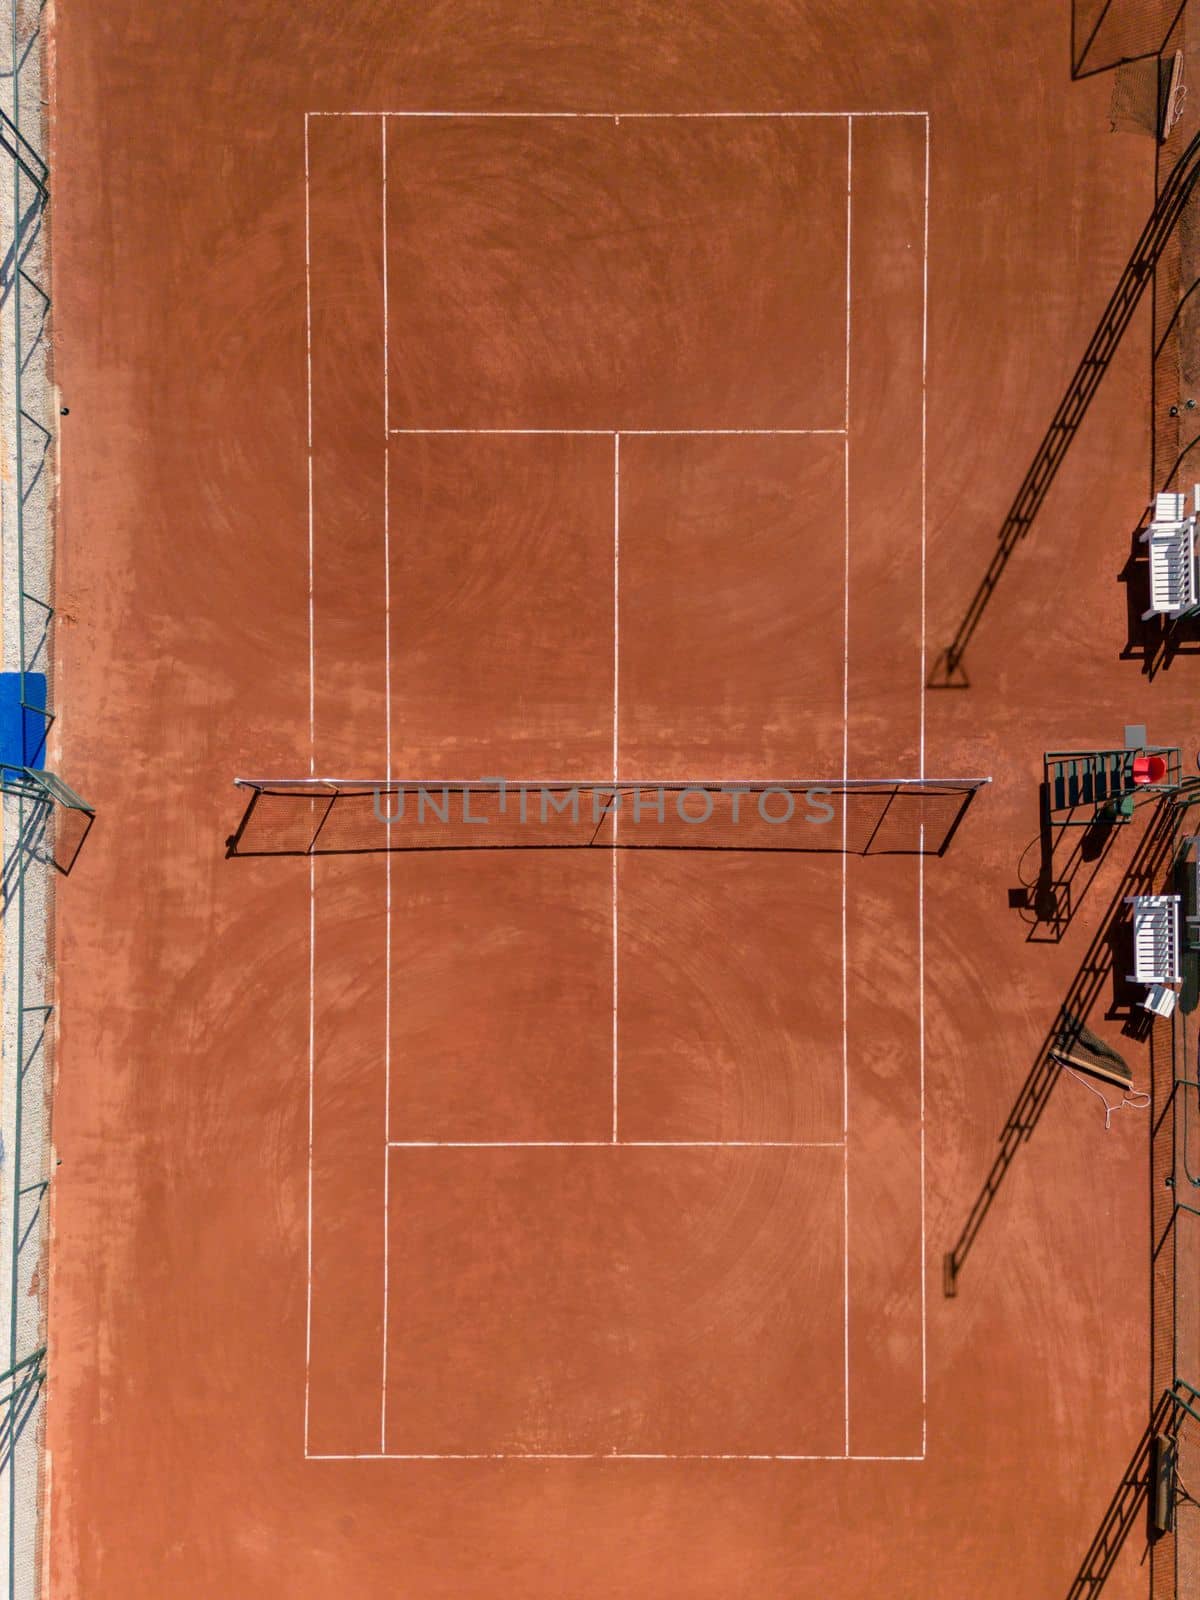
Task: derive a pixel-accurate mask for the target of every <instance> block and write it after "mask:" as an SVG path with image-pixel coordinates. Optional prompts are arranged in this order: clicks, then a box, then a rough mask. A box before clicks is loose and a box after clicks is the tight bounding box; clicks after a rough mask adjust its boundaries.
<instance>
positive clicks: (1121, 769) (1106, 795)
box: [1042, 745, 1183, 828]
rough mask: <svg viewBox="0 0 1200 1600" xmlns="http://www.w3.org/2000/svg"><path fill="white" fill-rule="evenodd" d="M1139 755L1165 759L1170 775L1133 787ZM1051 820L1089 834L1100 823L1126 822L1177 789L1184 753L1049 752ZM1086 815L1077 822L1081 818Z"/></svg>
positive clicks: (1046, 772)
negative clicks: (1142, 803) (1145, 801)
mask: <svg viewBox="0 0 1200 1600" xmlns="http://www.w3.org/2000/svg"><path fill="white" fill-rule="evenodd" d="M1141 755H1156V756H1162V757H1163V759H1164V760H1165V761H1166V773H1165V775H1164V777H1163V779H1162V781H1161V782H1159V783H1148V784H1138V783H1135V782H1134V775H1133V764H1134V761H1135V759H1136V758H1137V757H1138V756H1141ZM1042 763H1043V779H1044V784H1045V791H1044V792H1045V803H1046V806H1047V811H1048V819H1049V820H1051V821H1053V822H1054V823H1055V824H1056V825H1057V826H1059V827H1065V828H1086V827H1091V826H1092V824H1093V823H1094V822H1096V821H1098V820H1100V819H1102V818H1106V819H1107V820H1109V821H1112V822H1128V821H1129V820H1130V819H1131V817H1132V816H1133V812H1134V808H1135V806H1136V804H1137V803H1138V801H1139V799H1141V798H1142V797H1147V798H1148V797H1150V796H1152V795H1158V794H1163V793H1169V792H1170V791H1172V790H1175V789H1177V788H1178V787H1179V784H1180V782H1181V780H1182V774H1183V758H1182V753H1181V751H1180V749H1179V747H1178V746H1177V745H1147V746H1146V747H1145V748H1144V749H1141V750H1137V749H1119V750H1118V749H1111V750H1047V751H1046V753H1045V754H1044V756H1043V757H1042ZM1080 811H1082V812H1085V813H1086V815H1084V816H1077V815H1076V813H1077V812H1080Z"/></svg>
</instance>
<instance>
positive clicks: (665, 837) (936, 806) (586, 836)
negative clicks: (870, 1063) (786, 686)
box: [225, 780, 987, 857]
mask: <svg viewBox="0 0 1200 1600" xmlns="http://www.w3.org/2000/svg"><path fill="white" fill-rule="evenodd" d="M985 781H987V780H966V781H964V782H954V783H938V782H936V781H931V782H928V783H925V784H922V785H919V786H918V785H913V784H909V783H880V784H870V785H857V786H854V787H853V788H851V787H848V786H847V787H843V786H841V785H839V784H836V783H830V784H806V785H797V786H788V785H782V784H780V785H762V784H745V785H733V784H729V785H709V784H696V785H690V786H687V785H681V784H671V785H632V786H628V785H618V786H616V788H614V787H612V786H604V785H594V784H583V783H580V784H570V785H563V784H546V785H531V786H527V787H526V788H525V790H524V792H522V791H521V790H519V789H517V788H514V787H512V786H508V787H506V788H504V789H499V788H497V787H496V786H495V785H494V784H491V785H488V784H478V785H475V784H453V785H438V784H436V783H431V784H428V785H417V784H403V785H401V784H394V785H392V786H390V787H387V786H383V785H380V786H374V787H373V786H371V785H343V786H340V787H336V788H334V789H333V790H330V789H328V788H325V789H323V788H322V787H321V784H320V781H319V780H317V781H314V782H313V783H311V784H306V783H303V782H300V783H295V784H288V785H280V786H276V787H272V786H269V785H266V786H255V787H252V788H250V790H249V799H248V801H247V804H246V807H245V809H244V811H243V812H242V816H241V818H240V820H239V822H238V824H237V827H236V828H235V830H234V832H233V833H232V834H230V835H229V837H228V838H227V839H226V841H225V853H226V856H228V857H233V856H325V855H364V854H377V853H380V852H392V851H403V852H424V851H436V850H441V851H447V850H455V851H458V850H586V849H609V850H611V849H616V850H701V851H703V850H709V851H717V850H720V851H758V852H774V853H788V854H794V853H804V854H819V855H861V856H878V855H929V856H938V855H944V854H945V853H946V851H947V850H948V849H949V848H950V845H951V843H952V842H953V840H954V838H955V835H956V834H957V833H958V830H959V828H960V827H961V826H962V823H963V821H964V819H965V817H966V814H967V812H968V810H969V809H970V807H971V804H972V802H973V800H974V798H975V795H976V793H977V792H978V787H979V785H980V783H982V782H985Z"/></svg>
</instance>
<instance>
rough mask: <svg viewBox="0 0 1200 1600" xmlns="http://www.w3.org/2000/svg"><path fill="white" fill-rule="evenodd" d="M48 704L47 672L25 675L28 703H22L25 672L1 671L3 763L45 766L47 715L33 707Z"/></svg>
mask: <svg viewBox="0 0 1200 1600" xmlns="http://www.w3.org/2000/svg"><path fill="white" fill-rule="evenodd" d="M36 706H40V707H41V708H42V710H44V709H45V706H46V675H45V673H44V672H27V673H26V674H25V704H24V706H22V705H21V674H20V673H19V672H0V766H4V767H41V766H44V765H45V751H46V718H45V717H44V716H42V715H41V712H40V711H37V710H34V709H32V708H33V707H36Z"/></svg>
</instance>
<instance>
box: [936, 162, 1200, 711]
mask: <svg viewBox="0 0 1200 1600" xmlns="http://www.w3.org/2000/svg"><path fill="white" fill-rule="evenodd" d="M1198 177H1200V134H1197V135H1196V136H1195V138H1193V139H1192V141H1191V143H1190V144H1189V145H1188V146H1187V148H1186V149H1185V150H1184V152H1183V154H1182V155H1181V156H1180V158H1179V160H1178V161H1177V162H1176V164H1175V166H1174V168H1173V169H1172V171H1171V173H1170V175H1169V176H1168V178H1167V180H1166V182H1165V183H1164V184H1163V186H1162V190H1161V192H1160V193H1159V196H1158V199H1157V200H1156V201H1155V204H1154V209H1153V210H1152V211H1151V213H1150V216H1149V219H1148V220H1147V222H1146V225H1145V227H1144V228H1143V229H1142V232H1141V235H1140V236H1139V238H1138V241H1137V243H1136V244H1135V245H1134V247H1133V250H1132V252H1131V254H1130V257H1129V260H1128V261H1127V262H1126V264H1125V269H1124V271H1123V272H1122V273H1121V276H1120V278H1119V279H1118V281H1117V286H1116V288H1115V289H1114V290H1113V292H1112V295H1111V297H1110V298H1109V301H1108V304H1107V305H1106V306H1105V308H1104V311H1103V313H1102V315H1101V317H1100V321H1099V323H1098V324H1097V326H1096V331H1095V332H1094V333H1093V334H1092V337H1091V339H1090V340H1089V342H1088V346H1087V349H1086V350H1085V351H1084V353H1083V359H1082V360H1081V361H1080V363H1079V365H1078V367H1077V368H1076V369H1075V372H1074V374H1073V376H1072V378H1071V381H1070V383H1069V384H1068V385H1067V390H1066V393H1065V394H1064V395H1063V398H1062V400H1061V401H1060V402H1059V405H1058V409H1057V410H1056V411H1055V413H1054V416H1053V418H1052V419H1051V422H1050V426H1049V427H1048V428H1047V430H1046V432H1045V434H1044V435H1043V437H1042V441H1041V443H1040V444H1039V445H1038V448H1037V451H1036V452H1035V454H1034V457H1033V461H1032V463H1031V464H1030V467H1029V470H1028V471H1027V472H1026V474H1025V477H1024V479H1023V480H1022V483H1021V487H1020V488H1019V489H1018V490H1017V495H1016V498H1015V499H1014V501H1013V503H1012V505H1011V506H1010V507H1009V509H1008V514H1007V516H1006V517H1005V518H1004V521H1003V522H1002V523H1001V525H1000V531H999V533H998V534H997V536H996V549H995V552H994V553H993V555H992V557H991V560H990V561H989V562H988V565H987V568H986V570H985V572H984V574H983V577H982V578H981V579H980V581H979V585H978V587H977V588H976V590H975V593H974V594H973V595H972V596H971V599H970V602H969V603H968V605H967V608H966V611H965V612H964V614H963V618H962V621H961V622H960V623H959V625H958V628H957V630H956V631H955V634H954V637H953V638H952V639H951V641H950V643H949V644H948V645H946V646H945V648H944V649H943V650H941V651H940V652H939V654H938V656H937V658H936V660H935V662H934V666H933V670H932V672H931V673H930V675H929V684H928V686H929V687H930V688H931V689H962V688H968V687H969V686H970V680H969V679H968V677H967V674H966V670H965V668H964V665H963V658H964V656H965V654H966V651H967V647H968V646H969V644H970V643H971V640H972V639H973V638H974V635H975V632H976V629H977V628H978V627H979V624H980V622H981V621H982V620H983V616H984V613H985V612H986V610H987V608H988V605H989V603H990V601H991V598H992V595H993V594H994V593H995V591H996V587H997V585H998V584H999V582H1000V579H1001V577H1002V576H1003V574H1004V571H1005V569H1006V568H1007V566H1008V563H1009V561H1010V560H1011V558H1012V554H1013V551H1014V550H1015V549H1016V548H1017V546H1018V544H1020V542H1021V540H1022V539H1023V538H1024V537H1025V535H1026V534H1027V533H1028V532H1029V529H1030V527H1031V526H1032V524H1033V521H1034V518H1035V517H1036V516H1037V514H1038V512H1039V511H1040V510H1041V507H1042V505H1043V503H1044V501H1045V499H1046V496H1047V494H1048V493H1049V491H1050V486H1051V484H1052V483H1053V482H1054V479H1055V477H1056V476H1057V474H1058V470H1059V468H1060V467H1061V466H1062V463H1063V459H1064V458H1065V456H1066V453H1067V451H1068V449H1069V448H1070V446H1071V443H1072V441H1073V440H1074V438H1075V435H1076V434H1077V433H1078V431H1079V428H1080V425H1081V423H1082V422H1083V419H1084V417H1085V416H1086V415H1087V410H1088V407H1089V406H1090V405H1091V403H1092V399H1093V397H1094V395H1095V393H1096V390H1097V389H1098V388H1099V386H1100V381H1101V379H1102V378H1103V377H1104V374H1105V372H1107V370H1108V367H1109V365H1110V363H1111V361H1112V358H1113V356H1114V355H1115V353H1116V350H1117V346H1118V345H1119V344H1120V342H1121V337H1122V335H1123V334H1124V332H1125V330H1126V328H1127V327H1128V326H1129V323H1130V321H1131V320H1132V318H1133V314H1134V312H1135V311H1136V310H1137V308H1138V305H1139V304H1140V302H1141V298H1142V295H1143V294H1144V293H1145V290H1146V286H1147V284H1148V283H1149V282H1150V280H1151V278H1152V277H1153V274H1154V268H1155V265H1156V263H1157V261H1158V258H1159V256H1160V255H1161V253H1162V251H1163V248H1164V246H1165V245H1166V244H1167V242H1168V240H1169V239H1170V237H1171V234H1172V232H1173V230H1174V228H1175V224H1176V223H1177V222H1178V220H1179V217H1180V215H1181V213H1182V211H1183V208H1184V206H1185V205H1186V204H1187V201H1188V198H1189V196H1190V195H1191V192H1192V190H1193V188H1194V187H1195V184H1196V180H1197V178H1198Z"/></svg>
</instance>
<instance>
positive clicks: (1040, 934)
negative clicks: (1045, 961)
mask: <svg viewBox="0 0 1200 1600" xmlns="http://www.w3.org/2000/svg"><path fill="white" fill-rule="evenodd" d="M1120 829H1121V825H1120V824H1118V823H1116V822H1112V821H1109V820H1108V819H1107V818H1104V817H1097V818H1095V820H1094V821H1092V822H1091V823H1090V824H1089V825H1088V826H1087V827H1069V826H1068V825H1067V824H1066V823H1064V822H1058V823H1056V822H1055V820H1054V818H1053V816H1052V814H1051V811H1050V794H1049V787H1048V785H1047V784H1046V782H1045V781H1044V780H1043V782H1042V783H1041V784H1040V785H1039V794H1038V836H1037V838H1036V839H1035V840H1034V841H1033V842H1032V844H1031V846H1029V847H1027V849H1026V851H1025V854H1024V855H1023V856H1022V858H1021V859H1022V866H1023V867H1024V864H1025V862H1026V861H1027V860H1028V859H1029V857H1030V855H1031V853H1032V852H1034V851H1036V856H1037V873H1036V876H1034V877H1032V878H1031V879H1030V878H1027V876H1026V872H1025V871H1022V874H1021V883H1020V887H1019V889H1017V890H1014V891H1013V893H1012V895H1011V896H1010V904H1012V905H1013V906H1015V907H1017V908H1018V909H1019V910H1020V912H1021V915H1022V917H1023V919H1024V920H1025V922H1026V923H1027V924H1028V925H1029V932H1028V933H1027V934H1026V936H1025V938H1026V942H1027V943H1029V944H1058V943H1059V942H1060V941H1061V940H1062V939H1063V937H1064V936H1065V935H1066V932H1067V930H1068V928H1069V927H1070V926H1071V923H1072V922H1073V921H1074V919H1075V917H1076V916H1077V915H1078V913H1079V910H1080V908H1081V907H1082V905H1083V903H1084V900H1085V899H1086V898H1087V892H1088V890H1089V889H1090V888H1091V886H1092V883H1093V882H1094V881H1095V877H1096V874H1097V873H1098V872H1099V870H1100V868H1101V866H1102V865H1103V863H1104V860H1105V858H1106V857H1107V855H1108V852H1109V848H1110V847H1111V845H1112V842H1113V840H1114V839H1115V838H1116V837H1117V835H1118V834H1119V832H1120Z"/></svg>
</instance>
